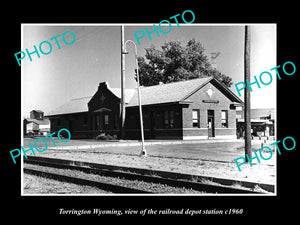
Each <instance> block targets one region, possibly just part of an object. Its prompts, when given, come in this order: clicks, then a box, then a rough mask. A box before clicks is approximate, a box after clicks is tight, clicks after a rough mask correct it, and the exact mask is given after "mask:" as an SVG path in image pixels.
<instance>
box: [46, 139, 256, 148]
mask: <svg viewBox="0 0 300 225" xmlns="http://www.w3.org/2000/svg"><path fill="white" fill-rule="evenodd" d="M253 141H254V140H253ZM70 142H73V143H74V145H63V146H56V147H51V146H49V147H48V148H49V149H89V148H91V149H93V148H104V147H129V146H140V145H141V143H142V142H141V141H139V140H119V141H99V140H97V141H95V140H92V139H91V140H88V139H85V140H71V141H70ZM225 142H236V143H243V142H244V140H243V139H203V140H145V146H151V145H178V144H196V143H225ZM255 142H257V143H261V141H258V140H255ZM69 144H71V143H69Z"/></svg>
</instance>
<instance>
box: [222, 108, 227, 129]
mask: <svg viewBox="0 0 300 225" xmlns="http://www.w3.org/2000/svg"><path fill="white" fill-rule="evenodd" d="M222 128H228V111H227V110H222Z"/></svg>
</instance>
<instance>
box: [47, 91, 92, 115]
mask: <svg viewBox="0 0 300 225" xmlns="http://www.w3.org/2000/svg"><path fill="white" fill-rule="evenodd" d="M90 99H91V96H88V97H83V98H74V99H71V100H70V101H68V102H67V103H65V104H63V105H61V106H59V107H58V108H56V109H55V110H53V111H51V112H49V113H48V114H47V115H46V116H54V115H61V114H69V113H80V112H87V111H88V105H87V103H88V102H89V101H90Z"/></svg>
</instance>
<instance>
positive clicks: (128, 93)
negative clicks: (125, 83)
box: [109, 87, 136, 103]
mask: <svg viewBox="0 0 300 225" xmlns="http://www.w3.org/2000/svg"><path fill="white" fill-rule="evenodd" d="M109 90H110V91H111V92H112V93H113V94H114V95H115V96H117V97H118V98H120V99H121V88H111V87H109ZM124 92H125V103H129V102H130V100H131V99H132V97H133V95H134V93H135V92H136V89H128V88H126V89H125V91H124Z"/></svg>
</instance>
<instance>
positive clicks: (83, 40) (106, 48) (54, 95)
mask: <svg viewBox="0 0 300 225" xmlns="http://www.w3.org/2000/svg"><path fill="white" fill-rule="evenodd" d="M153 24H154V23H153ZM153 24H124V27H125V35H124V36H125V41H126V40H133V41H134V42H135V43H136V44H137V41H136V38H135V36H134V33H135V32H137V31H140V30H143V31H145V28H146V27H147V28H148V30H149V31H152V30H153V29H154V28H153ZM155 24H157V23H155ZM120 25H121V24H22V32H21V33H22V37H21V42H22V43H21V49H20V51H24V52H25V50H26V49H28V51H29V52H33V51H34V45H35V46H36V47H37V48H38V47H39V45H40V43H41V42H43V41H48V42H50V43H51V45H52V52H51V53H50V54H48V55H43V54H41V53H40V52H39V53H40V58H38V56H37V54H32V55H31V57H32V61H30V60H29V58H28V56H27V55H26V57H25V58H24V59H23V60H22V61H21V64H22V66H21V76H22V78H21V79H22V97H21V98H22V101H21V104H22V115H23V116H24V117H28V116H29V112H30V111H31V110H33V109H38V110H42V111H44V112H45V115H47V112H50V111H52V110H54V109H55V108H57V107H59V106H60V105H62V104H64V103H66V102H67V101H69V100H70V99H73V98H80V97H86V96H92V95H93V94H94V93H95V92H96V91H97V88H98V85H99V83H101V82H105V81H106V82H108V83H109V85H110V87H114V88H119V87H120V83H121V82H120V74H121V55H120V52H121V34H120V32H121V28H120ZM244 25H245V24H180V27H178V26H177V25H176V23H175V24H172V29H171V31H170V32H169V33H166V34H163V33H161V32H160V36H159V37H158V36H157V34H156V33H152V34H151V37H152V40H150V39H149V37H148V36H147V35H145V36H144V38H142V39H140V43H141V44H140V45H138V44H137V53H138V56H144V55H145V48H147V47H150V46H151V45H154V46H155V47H156V48H158V49H160V47H161V45H163V44H164V43H165V42H166V41H170V40H177V41H180V42H181V43H182V45H186V44H187V42H188V41H189V40H191V39H192V38H195V40H196V41H200V42H201V43H202V44H203V46H204V48H205V50H206V54H207V56H210V54H211V53H212V52H220V55H219V56H218V58H217V59H216V63H217V69H218V70H219V71H221V72H222V73H223V74H225V75H228V76H230V77H231V78H232V80H233V85H232V86H231V88H230V89H231V90H232V91H233V92H234V93H235V94H236V95H238V93H237V91H236V89H235V86H234V84H235V83H237V82H240V81H243V79H244V31H245V26H244ZM250 27H251V55H250V57H251V62H250V64H251V67H250V68H251V76H252V77H253V76H256V77H257V78H259V75H260V74H261V73H262V72H263V71H268V72H271V74H272V75H273V78H275V77H276V75H275V71H270V69H271V68H273V67H275V66H277V64H276V24H250ZM163 29H164V30H168V29H169V27H163ZM66 31H72V32H73V33H74V35H75V37H76V40H75V42H74V43H73V44H70V45H67V44H65V43H64V42H63V40H62V36H63V34H64V33H65V32H66ZM57 35H60V36H59V37H57V41H58V42H59V45H60V47H61V48H60V49H59V48H58V46H57V44H56V41H55V40H54V39H52V40H50V39H51V38H52V37H55V36H57ZM72 40H73V37H72V35H71V34H70V33H66V35H65V41H66V42H69V43H71V42H72ZM126 48H127V51H128V52H129V54H127V55H126V58H125V69H126V71H125V79H126V82H125V87H126V88H136V82H135V80H134V69H135V61H134V48H133V46H131V45H130V44H129V43H128V45H127V46H126ZM42 49H43V51H44V52H48V51H49V47H48V45H47V44H43V45H42ZM16 63H17V61H16ZM265 82H267V78H266V81H265ZM252 87H253V92H251V107H252V108H275V107H276V79H273V82H272V83H271V84H270V85H268V86H264V85H261V88H260V89H258V88H257V86H254V85H253V86H252ZM240 98H241V99H242V100H243V94H242V96H241V97H240Z"/></svg>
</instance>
